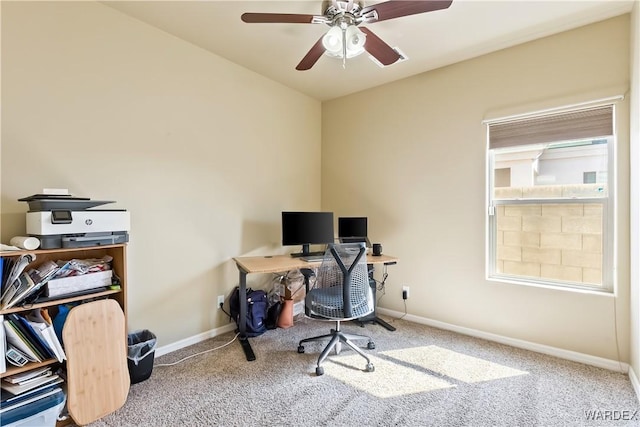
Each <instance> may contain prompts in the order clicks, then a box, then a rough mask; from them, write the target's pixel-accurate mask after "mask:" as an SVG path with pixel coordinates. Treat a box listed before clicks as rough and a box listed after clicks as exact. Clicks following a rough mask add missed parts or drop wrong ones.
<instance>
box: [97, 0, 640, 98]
mask: <svg viewBox="0 0 640 427" xmlns="http://www.w3.org/2000/svg"><path fill="white" fill-rule="evenodd" d="M399 1H401V0H399ZM635 1H637V0H635ZM633 2H634V0H620V1H618V0H528V1H527V0H502V1H500V0H494V1H487V0H454V1H453V4H452V5H451V6H450V7H449V8H448V9H444V10H439V11H435V12H430V13H423V14H419V15H412V16H405V17H401V18H396V19H392V20H388V21H382V22H375V23H371V24H367V27H368V28H369V29H370V30H371V31H373V32H374V33H376V34H377V35H378V36H379V37H381V38H382V39H383V40H384V41H385V42H387V43H388V44H389V45H390V46H392V47H398V48H399V49H400V50H401V51H402V52H403V53H404V54H405V55H406V56H407V57H408V58H409V60H407V61H404V62H401V63H396V64H393V65H390V66H388V67H385V68H381V67H379V66H378V65H376V64H375V63H374V62H372V61H371V60H370V59H369V57H368V55H367V54H366V53H365V54H363V55H360V56H358V57H356V58H352V59H349V60H347V63H346V69H343V68H342V61H341V60H340V59H335V58H330V57H328V56H326V55H323V56H322V57H321V58H320V59H319V60H318V62H317V63H316V64H315V65H314V67H313V68H311V69H310V70H308V71H296V69H295V67H296V65H297V64H298V63H299V62H300V60H301V59H302V58H303V57H304V55H305V54H306V53H307V51H308V50H309V49H310V48H311V46H313V44H314V43H315V42H316V41H317V40H318V39H319V38H320V37H321V36H322V35H323V34H324V33H325V32H326V31H327V30H328V27H327V26H326V25H324V24H271V23H269V24H246V23H244V22H242V21H241V20H240V15H241V14H242V13H244V12H269V13H300V14H313V15H322V12H323V10H322V1H321V0H313V1H311V0H290V1H271V0H260V1H241V0H235V1H211V0H209V1H203V0H200V1H186V0H180V1H104V2H102V3H103V4H107V5H108V6H110V7H112V8H114V9H117V10H119V11H121V12H123V13H125V14H127V15H129V16H131V17H134V18H136V19H139V20H140V21H143V22H146V23H148V24H150V25H152V26H154V27H157V28H160V29H162V30H164V31H166V32H167V33H170V34H173V35H174V36H176V37H179V38H181V39H183V40H186V41H188V42H190V43H193V44H194V45H196V46H199V47H201V48H203V49H206V50H208V51H211V52H213V53H215V54H217V55H219V56H221V57H224V58H226V59H228V60H229V61H232V62H234V63H236V64H239V65H242V66H243V67H246V68H248V69H250V70H253V71H255V72H257V73H259V74H261V75H263V76H266V77H268V78H270V79H273V80H275V81H278V82H280V83H282V84H283V85H285V86H288V87H291V88H293V89H296V90H298V91H300V92H303V93H305V94H308V95H309V96H311V97H313V98H316V99H318V100H328V99H332V98H337V97H340V96H343V95H347V94H349V93H353V92H358V91H361V90H364V89H367V88H370V87H374V86H378V85H381V84H384V83H388V82H391V81H394V80H398V79H402V78H405V77H409V76H412V75H415V74H419V73H422V72H425V71H428V70H432V69H435V68H439V67H442V66H445V65H448V64H452V63H455V62H459V61H462V60H465V59H469V58H473V57H475V56H479V55H483V54H486V53H488V52H492V51H496V50H499V49H503V48H506V47H509V46H513V45H516V44H520V43H523V42H527V41H530V40H534V39H537V38H540V37H545V36H548V35H551V34H554V33H558V32H562V31H565V30H568V29H571V28H576V27H579V26H582V25H586V24H589V23H592V22H596V21H600V20H603V19H607V18H611V17H614V16H617V15H621V14H623V13H626V12H629V11H631V8H632V6H633ZM375 3H380V0H375V1H365V6H366V5H372V4H375Z"/></svg>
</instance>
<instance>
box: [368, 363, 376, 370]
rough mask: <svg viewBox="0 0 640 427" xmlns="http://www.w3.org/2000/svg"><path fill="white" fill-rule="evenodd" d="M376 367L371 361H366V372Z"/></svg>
mask: <svg viewBox="0 0 640 427" xmlns="http://www.w3.org/2000/svg"><path fill="white" fill-rule="evenodd" d="M375 370H376V368H375V367H374V366H373V363H367V372H373V371H375Z"/></svg>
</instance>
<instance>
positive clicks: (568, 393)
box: [91, 319, 640, 427]
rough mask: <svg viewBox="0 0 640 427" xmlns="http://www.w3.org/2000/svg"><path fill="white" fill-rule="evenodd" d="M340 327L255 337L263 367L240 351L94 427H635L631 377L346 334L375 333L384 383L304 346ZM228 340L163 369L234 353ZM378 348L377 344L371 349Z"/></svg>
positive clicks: (431, 331) (171, 358) (460, 344)
mask: <svg viewBox="0 0 640 427" xmlns="http://www.w3.org/2000/svg"><path fill="white" fill-rule="evenodd" d="M331 325H332V324H330V323H324V322H317V321H312V320H307V319H305V320H301V321H298V322H297V323H296V324H295V326H293V327H292V328H290V329H276V330H272V331H268V332H267V333H265V334H264V335H262V336H260V337H257V338H252V339H251V343H252V346H253V349H254V351H255V353H256V356H257V360H256V361H254V362H246V360H245V357H244V353H243V352H242V348H241V346H240V344H239V343H238V342H237V341H236V342H233V343H231V344H230V345H228V346H225V347H223V348H221V349H218V350H215V351H210V352H208V353H205V354H202V355H199V356H196V357H192V358H190V359H188V360H186V361H184V362H182V363H179V364H177V365H175V366H171V367H161V366H155V367H154V369H153V373H152V375H151V378H149V379H148V380H146V381H143V382H141V383H138V384H133V385H132V386H131V390H130V392H129V397H128V400H127V403H126V404H125V405H124V407H122V408H121V409H120V410H118V411H117V412H115V413H113V414H111V415H108V416H106V417H104V418H102V419H101V420H98V421H96V422H95V423H92V424H91V427H104V426H118V427H124V426H325V425H331V426H601V425H612V426H630V425H635V426H637V425H640V404H639V403H638V399H637V397H636V395H635V393H634V391H633V389H632V386H631V383H630V381H629V378H628V376H627V375H626V374H622V373H617V372H612V371H608V370H605V369H600V368H595V367H591V366H587V365H582V364H579V363H575V362H569V361H565V360H562V359H557V358H554V357H550V356H546V355H541V354H538V353H533V352H529V351H525V350H520V349H516V348H512V347H509V346H506V345H501V344H496V343H493V342H489V341H484V340H481V339H476V338H471V337H468V336H464V335H459V334H456V333H453V332H448V331H443V330H439V329H435V328H431V327H428V326H424V325H419V324H415V323H411V322H406V321H403V320H397V321H395V322H393V325H394V326H396V327H397V330H396V331H394V332H392V331H388V330H386V329H384V328H382V327H381V326H378V325H367V326H365V327H364V328H361V327H359V326H357V325H353V324H346V325H344V327H343V330H345V331H348V332H353V333H365V334H370V335H371V336H372V337H373V338H374V340H375V343H376V349H375V350H365V352H367V354H370V355H371V356H372V361H373V363H374V365H375V371H374V372H365V370H364V369H365V364H366V362H365V360H364V359H363V358H361V357H360V356H358V355H357V354H355V352H353V351H351V350H348V349H345V347H344V346H343V351H342V352H341V353H340V354H339V355H331V356H330V357H329V359H328V360H327V361H326V362H325V363H324V364H323V366H324V368H325V374H324V375H323V376H320V377H317V376H316V375H315V362H316V359H317V356H318V354H319V352H320V350H321V349H322V347H323V346H324V344H309V345H307V346H306V352H305V354H298V353H297V351H296V350H297V346H298V340H300V339H301V338H305V337H310V336H313V335H320V334H323V333H326V332H327V331H328V329H329V328H330V327H331ZM233 337H234V334H232V333H229V334H224V335H221V336H218V337H216V338H214V339H211V340H208V341H205V342H202V343H199V344H197V345H194V346H191V347H188V348H185V349H182V350H180V351H176V352H174V353H170V354H167V355H164V356H162V357H160V358H158V359H156V361H155V363H156V364H158V363H172V362H175V361H177V360H180V359H181V358H184V357H185V356H189V355H191V354H194V353H198V352H201V351H205V350H208V349H212V348H215V347H218V346H220V345H223V344H224V343H226V342H229V341H230V340H231V339H232V338H233ZM361 346H362V347H363V348H366V341H363V342H361Z"/></svg>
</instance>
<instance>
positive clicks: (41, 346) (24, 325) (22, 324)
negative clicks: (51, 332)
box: [7, 313, 56, 360]
mask: <svg viewBox="0 0 640 427" xmlns="http://www.w3.org/2000/svg"><path fill="white" fill-rule="evenodd" d="M7 318H8V319H9V321H10V322H15V324H17V325H18V329H20V331H21V332H22V334H23V335H24V336H25V338H26V339H28V340H29V341H30V342H31V343H32V344H33V347H34V348H35V350H36V352H37V353H38V355H39V356H40V358H42V360H47V359H53V358H55V357H56V354H55V352H54V351H53V349H52V348H51V347H50V346H49V344H47V342H46V340H45V339H44V337H43V336H42V334H40V333H38V332H37V331H36V329H35V328H34V326H32V325H31V323H30V322H29V321H28V320H27V319H26V318H25V317H24V316H20V315H18V314H15V313H11V314H8V315H7Z"/></svg>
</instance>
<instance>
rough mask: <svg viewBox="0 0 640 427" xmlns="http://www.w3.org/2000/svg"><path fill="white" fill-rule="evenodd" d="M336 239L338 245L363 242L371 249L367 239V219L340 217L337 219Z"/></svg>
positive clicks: (363, 217) (361, 217)
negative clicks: (338, 240)
mask: <svg viewBox="0 0 640 427" xmlns="http://www.w3.org/2000/svg"><path fill="white" fill-rule="evenodd" d="M338 238H339V239H340V243H360V242H364V243H366V244H367V247H371V243H369V238H368V237H367V217H365V216H357V217H340V218H338Z"/></svg>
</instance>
